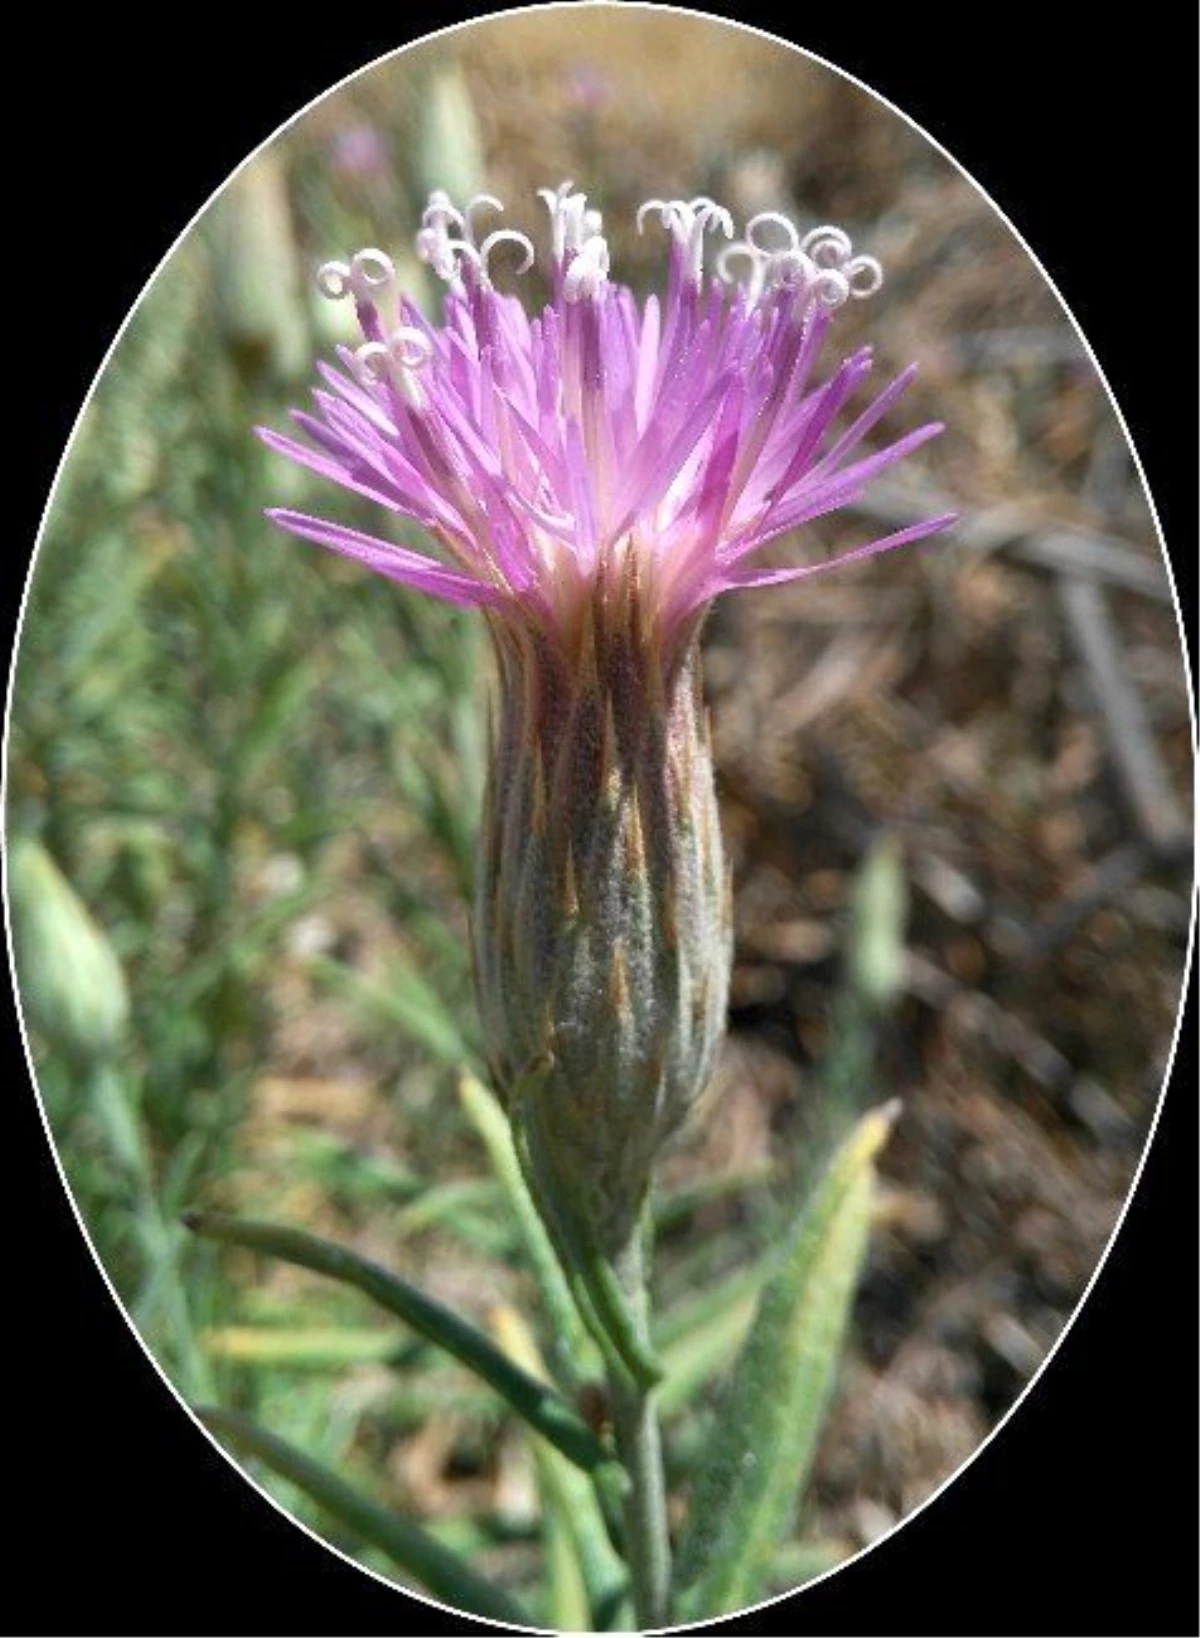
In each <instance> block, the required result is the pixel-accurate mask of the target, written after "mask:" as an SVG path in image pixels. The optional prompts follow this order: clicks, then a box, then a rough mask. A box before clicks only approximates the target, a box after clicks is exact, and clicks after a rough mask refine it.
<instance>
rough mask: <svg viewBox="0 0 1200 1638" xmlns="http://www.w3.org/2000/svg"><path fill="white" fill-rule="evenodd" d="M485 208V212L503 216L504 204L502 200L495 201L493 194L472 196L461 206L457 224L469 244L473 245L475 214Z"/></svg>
mask: <svg viewBox="0 0 1200 1638" xmlns="http://www.w3.org/2000/svg"><path fill="white" fill-rule="evenodd" d="M485 208H486V209H487V210H498V211H499V212H500V214H501V215H503V214H504V203H503V201H502V200H500V199H497V198H496V196H495V194H494V193H476V194H472V196H471V198H470V199H468V200H467V202H466V204H465V205H464V206H463V209H462V216H461V217H460V219H459V223H460V226H461V227H462V234H463V238H464V239H466V240H467V241H468V242H469V243H470V244H474V243H475V212H476V211H477V210H483V209H485Z"/></svg>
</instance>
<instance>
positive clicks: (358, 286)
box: [317, 249, 396, 303]
mask: <svg viewBox="0 0 1200 1638" xmlns="http://www.w3.org/2000/svg"><path fill="white" fill-rule="evenodd" d="M395 282H396V268H395V264H394V263H393V261H392V258H391V257H390V256H386V255H385V254H384V253H383V251H382V250H372V249H367V250H360V251H358V252H357V253H356V254H355V255H354V256H352V257H351V259H350V261H349V262H322V264H321V266H320V267H319V268H318V269H317V289H318V290H319V291H320V292H321V294H322V295H323V296H325V297H327V298H328V299H329V300H330V301H344V300H345V298H346V297H347V296H353V297H354V298H355V300H356V301H365V302H371V303H374V302H375V300H376V299H377V297H379V296H381V295H383V293H384V292H385V291H386V290H390V289H391V287H392V285H393V284H395Z"/></svg>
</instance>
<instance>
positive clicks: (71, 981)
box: [8, 837, 129, 1064]
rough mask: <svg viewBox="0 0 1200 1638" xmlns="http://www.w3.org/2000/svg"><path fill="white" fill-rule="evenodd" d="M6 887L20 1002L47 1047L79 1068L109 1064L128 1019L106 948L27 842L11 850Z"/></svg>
mask: <svg viewBox="0 0 1200 1638" xmlns="http://www.w3.org/2000/svg"><path fill="white" fill-rule="evenodd" d="M8 886H9V895H10V903H11V905H12V918H13V943H14V948H15V953H16V965H17V976H18V979H19V981H20V986H21V998H22V1000H23V1002H24V1004H25V1009H26V1013H27V1016H28V1018H29V1021H30V1023H31V1024H33V1025H34V1027H35V1028H36V1029H37V1030H39V1031H40V1033H41V1034H42V1035H44V1036H45V1038H46V1040H47V1042H48V1043H49V1044H50V1046H51V1047H53V1048H55V1049H56V1050H58V1051H60V1052H62V1053H63V1054H64V1055H65V1056H66V1057H67V1058H69V1059H70V1060H71V1061H72V1062H74V1063H77V1064H93V1063H98V1062H100V1061H102V1060H103V1059H105V1058H107V1057H109V1056H110V1055H111V1054H112V1053H113V1052H114V1051H115V1050H116V1048H117V1046H118V1045H119V1043H120V1040H121V1035H122V1033H123V1031H124V1029H125V1025H126V1022H127V1021H128V1017H129V996H128V992H127V990H126V987H125V975H124V973H123V972H122V970H121V964H120V962H119V961H118V960H117V957H116V955H115V954H114V952H113V948H112V946H111V944H110V943H109V942H108V939H107V938H106V937H105V935H104V933H103V932H102V931H101V930H100V928H99V927H98V926H97V925H96V923H95V921H94V920H93V919H92V917H91V915H90V913H89V912H88V910H87V908H86V906H85V905H84V904H83V902H82V900H81V899H80V898H79V896H78V895H77V893H76V892H75V889H74V888H73V887H72V886H71V884H70V882H69V881H68V880H67V879H66V877H65V876H64V875H63V874H62V872H61V871H60V870H59V868H58V866H57V865H56V864H55V863H54V860H53V859H52V858H51V857H50V855H49V854H48V853H47V852H46V850H45V849H44V848H43V847H42V846H41V845H40V843H38V842H36V841H34V840H32V838H29V837H20V838H18V839H17V840H16V841H14V843H13V844H12V847H11V848H10V849H9V856H8Z"/></svg>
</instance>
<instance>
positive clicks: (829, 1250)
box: [678, 1104, 896, 1620]
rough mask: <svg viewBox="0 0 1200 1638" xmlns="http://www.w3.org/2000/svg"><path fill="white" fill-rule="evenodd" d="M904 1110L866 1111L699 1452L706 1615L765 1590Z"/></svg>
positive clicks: (809, 1215) (694, 1554)
mask: <svg viewBox="0 0 1200 1638" xmlns="http://www.w3.org/2000/svg"><path fill="white" fill-rule="evenodd" d="M895 1115H896V1106H895V1105H894V1104H889V1105H885V1106H883V1108H881V1109H876V1110H872V1111H871V1112H870V1113H869V1114H867V1115H865V1116H864V1117H863V1118H862V1120H860V1121H859V1123H858V1125H857V1126H856V1127H855V1128H854V1130H853V1131H852V1132H851V1133H850V1136H849V1137H848V1138H847V1139H846V1141H845V1142H844V1143H843V1144H842V1145H841V1147H840V1148H839V1149H838V1150H837V1152H836V1153H835V1155H834V1156H833V1159H832V1161H831V1162H830V1164H829V1166H828V1168H827V1169H826V1171H825V1173H824V1175H823V1177H822V1178H821V1179H820V1181H819V1183H818V1185H817V1187H816V1189H815V1191H814V1192H813V1194H812V1195H811V1196H810V1198H809V1200H808V1202H807V1203H806V1205H805V1206H804V1208H803V1210H802V1211H801V1213H800V1215H799V1218H798V1220H797V1222H796V1225H795V1227H794V1229H793V1231H792V1234H791V1236H790V1238H789V1241H788V1243H787V1245H786V1246H785V1248H784V1250H783V1254H782V1256H781V1259H780V1262H779V1264H778V1265H777V1267H776V1269H775V1272H774V1273H773V1275H772V1276H771V1278H770V1279H769V1280H768V1282H767V1284H766V1286H765V1287H764V1290H763V1293H762V1297H761V1299H760V1301H759V1305H758V1310H757V1312H756V1314H755V1318H754V1323H753V1326H752V1329H751V1331H750V1335H749V1337H748V1338H747V1340H746V1345H745V1348H744V1349H743V1351H742V1355H741V1358H740V1359H739V1361H738V1365H737V1369H736V1371H735V1374H734V1379H733V1382H732V1384H731V1386H730V1391H729V1393H728V1396H727V1398H726V1400H725V1402H724V1404H723V1405H722V1406H721V1408H720V1411H719V1414H718V1418H717V1420H716V1423H715V1426H714V1429H713V1433H712V1436H711V1440H710V1443H709V1446H708V1448H707V1450H706V1451H705V1452H704V1455H703V1457H702V1459H701V1466H700V1475H699V1478H698V1480H697V1484H696V1490H695V1495H694V1498H693V1503H692V1512H691V1519H690V1523H689V1527H688V1533H687V1536H686V1538H685V1540H684V1543H683V1547H682V1551H681V1553H680V1557H679V1572H678V1574H679V1585H680V1587H681V1588H682V1589H683V1591H684V1596H683V1597H682V1599H681V1603H680V1612H681V1614H682V1616H683V1617H684V1618H685V1619H691V1620H697V1619H701V1618H709V1617H712V1616H717V1615H721V1614H725V1613H727V1612H728V1611H730V1610H734V1609H738V1608H740V1607H741V1606H742V1605H744V1604H747V1603H751V1602H753V1601H754V1599H755V1598H757V1597H760V1596H763V1595H765V1592H766V1590H767V1587H768V1584H769V1580H770V1565H771V1555H772V1552H773V1550H774V1549H775V1547H776V1545H777V1543H778V1541H779V1540H780V1538H781V1537H782V1535H783V1533H784V1531H785V1530H786V1529H787V1526H788V1522H789V1520H790V1518H791V1516H792V1512H793V1509H794V1507H795V1503H796V1497H797V1494H798V1492H799V1490H800V1488H801V1486H802V1485H803V1482H804V1479H805V1477H806V1475H807V1472H808V1468H809V1465H810V1463H811V1461H812V1457H813V1452H814V1450H815V1448H816V1442H817V1435H818V1433H819V1431H820V1426H821V1421H822V1417H823V1415H824V1412H825V1407H826V1404H827V1402H828V1400H829V1397H830V1394H831V1391H832V1389H833V1385H834V1382H835V1379H836V1376H837V1367H838V1360H839V1356H840V1353H841V1347H842V1341H843V1337H844V1335H845V1330H846V1323H847V1320H848V1318H849V1314H850V1307H851V1304H852V1301H853V1297H854V1289H855V1286H856V1285H857V1283H858V1276H859V1270H860V1268H861V1265H862V1260H863V1256H864V1254H865V1251H866V1245H867V1235H868V1230H869V1227H870V1212H871V1189H872V1183H873V1179H874V1160H875V1156H876V1155H877V1154H878V1153H879V1150H880V1149H881V1148H882V1147H883V1144H884V1142H885V1141H886V1139H887V1136H888V1133H889V1131H890V1130H891V1127H892V1123H893V1121H894V1119H895Z"/></svg>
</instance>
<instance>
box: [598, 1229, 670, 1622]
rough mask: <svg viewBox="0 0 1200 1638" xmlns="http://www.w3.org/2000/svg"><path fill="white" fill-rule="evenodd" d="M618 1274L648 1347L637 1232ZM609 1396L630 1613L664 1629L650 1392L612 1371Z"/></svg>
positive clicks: (666, 1570) (664, 1575)
mask: <svg viewBox="0 0 1200 1638" xmlns="http://www.w3.org/2000/svg"><path fill="white" fill-rule="evenodd" d="M616 1272H617V1275H618V1278H619V1279H620V1282H621V1286H622V1289H623V1290H624V1292H625V1295H626V1297H627V1298H628V1301H629V1306H630V1309H631V1310H632V1312H633V1314H634V1316H635V1317H636V1321H637V1326H638V1333H639V1336H640V1337H641V1339H642V1340H643V1341H644V1342H646V1343H648V1342H649V1324H648V1300H647V1293H646V1279H645V1270H644V1265H643V1257H642V1242H641V1236H640V1234H639V1233H638V1232H636V1231H635V1233H634V1234H633V1236H632V1238H631V1239H630V1243H629V1245H628V1246H627V1247H626V1248H625V1250H624V1252H623V1253H622V1254H621V1255H620V1256H619V1257H618V1258H617V1260H616ZM609 1391H610V1394H611V1397H612V1409H613V1423H614V1427H615V1431H616V1436H617V1452H618V1454H619V1456H620V1458H621V1462H622V1465H623V1466H624V1468H625V1471H626V1472H627V1474H628V1475H629V1489H628V1492H627V1494H626V1497H625V1556H626V1560H627V1562H628V1565H629V1577H630V1583H631V1588H632V1592H633V1602H634V1610H635V1612H636V1615H637V1620H638V1623H639V1625H640V1626H641V1627H642V1628H646V1627H664V1626H666V1625H668V1623H669V1620H670V1590H671V1542H670V1536H669V1535H668V1531H667V1497H666V1485H665V1482H664V1479H663V1461H662V1440H661V1437H660V1435H659V1428H658V1412H657V1409H656V1408H655V1404H654V1389H653V1387H652V1386H648V1385H646V1384H645V1383H638V1382H636V1381H635V1380H634V1379H633V1378H632V1377H631V1376H630V1375H628V1374H627V1373H626V1372H625V1371H623V1370H619V1369H617V1368H615V1367H614V1368H612V1369H610V1372H609Z"/></svg>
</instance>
